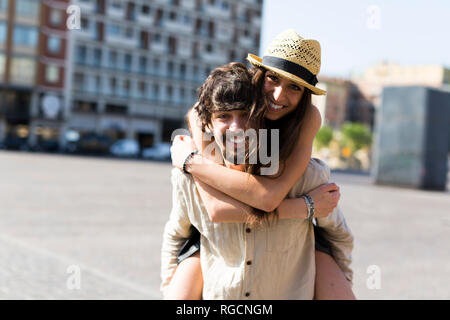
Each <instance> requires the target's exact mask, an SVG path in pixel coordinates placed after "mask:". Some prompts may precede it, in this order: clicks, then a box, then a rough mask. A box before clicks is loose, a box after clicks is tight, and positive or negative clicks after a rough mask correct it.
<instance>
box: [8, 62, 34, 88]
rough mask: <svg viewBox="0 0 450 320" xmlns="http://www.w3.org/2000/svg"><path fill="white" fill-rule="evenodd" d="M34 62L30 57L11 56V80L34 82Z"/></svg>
mask: <svg viewBox="0 0 450 320" xmlns="http://www.w3.org/2000/svg"><path fill="white" fill-rule="evenodd" d="M35 69H36V62H35V59H32V58H12V61H11V80H12V81H13V82H20V83H26V84H32V83H34V76H35Z"/></svg>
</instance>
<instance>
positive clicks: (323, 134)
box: [316, 126, 333, 149]
mask: <svg viewBox="0 0 450 320" xmlns="http://www.w3.org/2000/svg"><path fill="white" fill-rule="evenodd" d="M331 140H333V129H332V128H331V127H329V126H323V127H322V128H320V129H319V131H318V132H317V135H316V145H317V147H318V149H322V148H323V147H328V145H329V144H330V141H331Z"/></svg>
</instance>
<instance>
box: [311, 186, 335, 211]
mask: <svg viewBox="0 0 450 320" xmlns="http://www.w3.org/2000/svg"><path fill="white" fill-rule="evenodd" d="M308 194H309V196H310V197H311V198H313V200H314V217H316V218H325V217H328V215H329V214H330V213H331V212H332V211H333V210H334V208H336V206H337V204H338V202H339V199H340V197H341V194H340V192H339V187H338V186H337V185H336V184H335V183H327V184H324V185H321V186H320V187H317V188H316V189H314V190H313V191H311V192H309V193H308Z"/></svg>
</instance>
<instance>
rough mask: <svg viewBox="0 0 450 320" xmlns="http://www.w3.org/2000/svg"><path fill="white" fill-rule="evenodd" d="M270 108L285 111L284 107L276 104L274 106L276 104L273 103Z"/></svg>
mask: <svg viewBox="0 0 450 320" xmlns="http://www.w3.org/2000/svg"><path fill="white" fill-rule="evenodd" d="M270 107H271V108H272V109H275V110H280V109H283V106H279V105H276V104H274V103H271V104H270Z"/></svg>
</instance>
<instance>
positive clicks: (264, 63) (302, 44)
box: [247, 29, 326, 95]
mask: <svg viewBox="0 0 450 320" xmlns="http://www.w3.org/2000/svg"><path fill="white" fill-rule="evenodd" d="M247 60H248V61H250V63H251V64H253V65H255V66H261V67H264V68H266V69H267V70H270V71H273V72H275V73H277V74H279V75H280V76H282V77H284V78H287V79H289V80H291V81H293V82H295V83H297V84H299V85H301V86H304V87H306V88H308V89H310V90H311V91H312V93H313V94H317V95H323V94H325V93H326V91H325V90H322V89H319V88H317V87H316V84H317V82H318V81H317V78H316V76H317V74H318V73H319V71H320V44H319V42H318V41H316V40H312V39H303V38H302V37H300V36H299V35H298V34H297V32H295V30H292V29H289V30H286V31H283V32H282V33H280V34H279V35H278V36H277V37H276V38H275V39H274V40H273V41H272V43H271V44H270V45H269V47H268V48H267V50H266V52H265V53H264V56H263V57H262V59H261V58H260V57H258V56H256V55H254V54H251V53H249V54H248V56H247Z"/></svg>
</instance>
